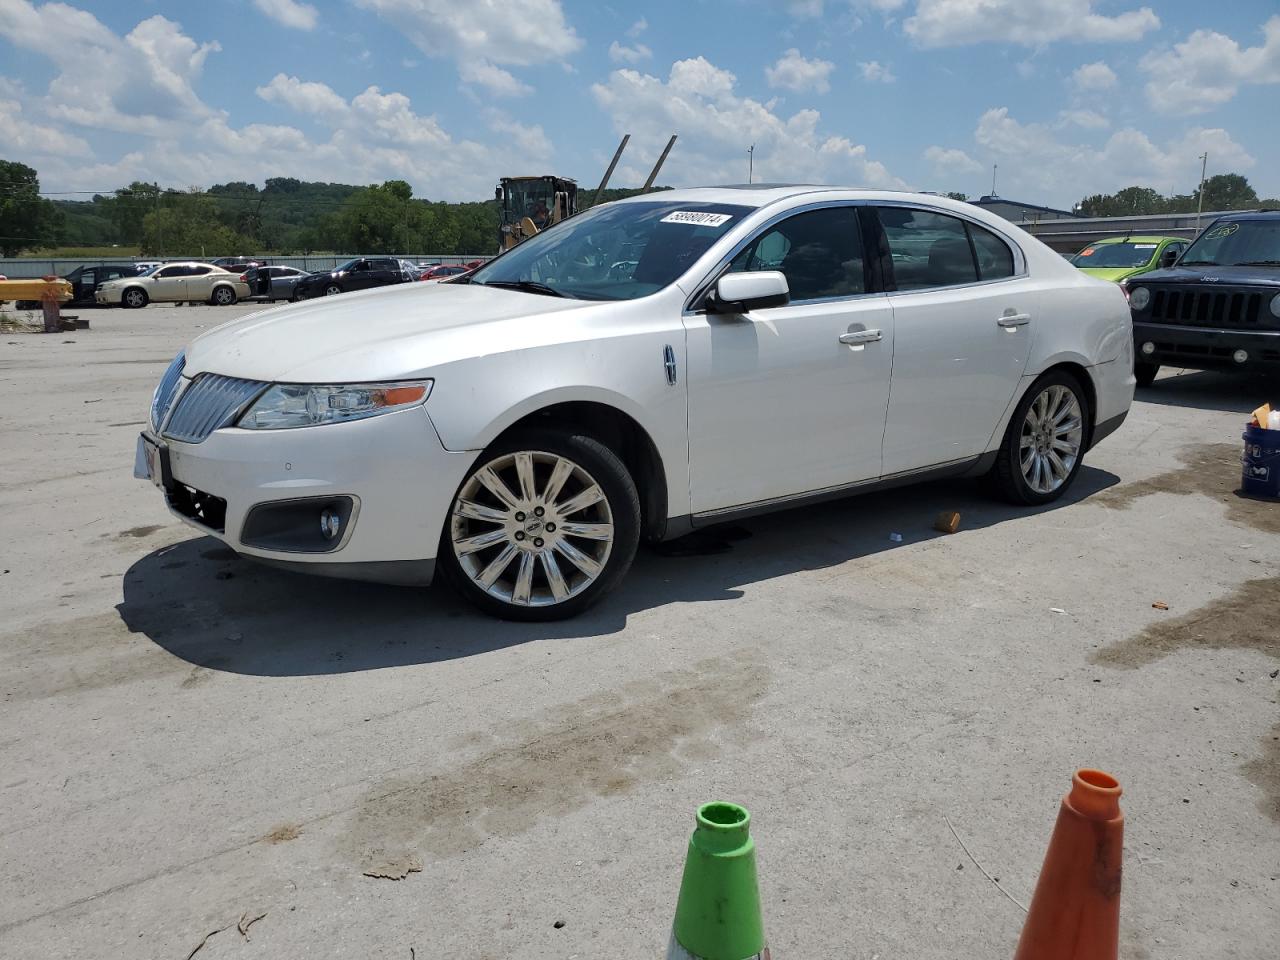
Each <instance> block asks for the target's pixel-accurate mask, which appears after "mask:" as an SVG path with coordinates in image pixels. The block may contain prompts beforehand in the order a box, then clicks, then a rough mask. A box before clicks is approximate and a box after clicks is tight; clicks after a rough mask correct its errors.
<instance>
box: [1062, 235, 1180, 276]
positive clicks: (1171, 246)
mask: <svg viewBox="0 0 1280 960" xmlns="http://www.w3.org/2000/svg"><path fill="white" fill-rule="evenodd" d="M1190 243H1191V241H1190V240H1184V239H1182V238H1181V237H1113V238H1109V239H1107V240H1099V241H1097V242H1096V243H1091V244H1089V245H1088V246H1087V247H1085V248H1084V249H1083V250H1081V251H1080V252H1079V253H1077V254H1076V255H1075V256H1074V257H1072V258H1071V262H1072V263H1074V264H1075V265H1076V266H1077V267H1079V268H1080V269H1081V270H1083V271H1084V272H1085V273H1087V274H1089V276H1091V277H1097V278H1098V279H1099V280H1112V281H1115V282H1116V283H1119V282H1120V281H1121V280H1126V279H1128V278H1129V277H1136V276H1137V275H1138V274H1140V273H1146V272H1147V271H1148V270H1155V269H1156V268H1157V267H1160V266H1161V265H1162V264H1165V258H1166V257H1167V258H1169V260H1168V262H1169V263H1172V261H1173V260H1175V259H1177V258H1178V257H1179V256H1181V255H1182V251H1183V250H1185V249H1187V245H1188V244H1190Z"/></svg>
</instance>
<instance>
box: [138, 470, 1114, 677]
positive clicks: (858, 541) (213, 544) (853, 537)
mask: <svg viewBox="0 0 1280 960" xmlns="http://www.w3.org/2000/svg"><path fill="white" fill-rule="evenodd" d="M1118 482H1119V478H1118V477H1116V476H1115V475H1114V474H1111V473H1108V472H1106V471H1103V470H1098V469H1096V468H1093V467H1089V466H1087V465H1086V466H1085V467H1083V468H1082V470H1081V472H1080V474H1079V476H1078V477H1077V478H1076V482H1075V484H1074V485H1073V487H1072V489H1071V491H1070V493H1069V494H1068V495H1067V496H1065V497H1063V498H1062V499H1061V500H1059V501H1058V502H1057V503H1054V504H1051V505H1049V506H1048V507H1042V508H1019V507H1013V506H1009V505H1007V504H1004V503H1002V502H999V501H996V500H994V499H992V498H991V497H990V496H988V495H987V493H986V492H985V490H984V489H983V488H982V486H981V484H979V483H978V482H976V481H964V480H948V481H937V482H935V483H929V484H922V485H919V486H914V487H904V488H900V489H897V490H890V491H884V492H881V493H874V494H869V495H866V496H862V497H853V498H849V499H845V500H836V501H832V502H830V503H826V504H821V505H818V506H810V507H803V508H797V509H794V510H788V511H784V512H781V513H774V514H770V515H767V516H763V517H758V518H753V519H750V520H745V521H742V522H741V523H740V524H735V525H732V526H722V527H713V528H709V529H707V530H703V531H698V532H696V533H694V534H692V535H690V536H689V537H686V538H682V539H681V540H676V541H672V542H670V543H666V544H660V545H657V546H650V547H642V548H641V550H640V554H639V556H638V557H637V558H636V562H635V565H634V567H633V568H632V570H631V572H630V573H629V574H628V576H627V577H626V579H625V580H624V581H623V582H622V584H621V586H620V587H619V588H618V589H617V590H615V591H614V592H613V593H612V594H610V595H609V596H607V597H605V598H604V600H603V601H602V602H601V603H599V604H598V605H597V606H595V607H593V608H592V609H590V610H588V611H587V612H586V613H585V614H583V615H581V616H579V617H577V618H576V619H573V620H568V621H560V622H554V623H507V622H503V621H498V620H493V619H491V618H489V617H487V616H485V615H483V614H481V613H479V612H477V611H475V610H473V609H472V608H471V607H470V606H468V605H467V604H465V603H464V602H462V601H461V600H459V599H458V598H457V597H455V596H454V595H453V594H452V593H451V592H450V591H449V590H448V589H447V588H445V587H444V586H443V585H438V586H434V587H432V588H431V589H430V590H424V589H415V588H407V587H392V586H381V585H378V584H369V583H357V582H352V581H343V580H330V579H325V578H321V577H311V576H305V575H302V574H295V573H289V572H285V571H281V570H276V569H272V568H269V567H263V566H260V565H258V564H255V563H253V562H251V561H248V560H244V559H242V558H240V557H238V556H237V555H236V554H235V553H234V552H233V551H232V550H230V549H229V548H227V547H225V546H223V545H222V544H221V543H220V542H219V541H217V540H214V539H213V538H211V537H200V538H196V539H192V540H187V541H183V542H181V543H177V544H174V545H171V546H169V547H165V548H163V549H161V550H157V551H155V552H153V553H151V554H149V555H147V556H145V557H143V558H142V559H141V560H139V561H138V562H137V563H135V564H134V565H133V566H132V567H130V568H129V570H128V571H127V572H126V573H125V575H124V602H123V603H121V604H120V605H119V607H118V609H119V612H120V616H121V617H122V619H123V620H124V622H125V624H126V625H127V626H128V628H129V629H130V630H132V631H134V632H137V633H142V634H145V635H146V636H147V637H149V638H150V639H151V640H152V641H154V642H155V643H156V644H157V645H159V646H160V647H163V648H164V649H165V650H168V651H169V652H170V653H172V654H174V655H175V656H177V657H181V658H182V659H183V660H186V661H188V662H190V663H192V664H195V665H197V666H201V667H206V668H208V669H211V670H220V671H226V672H230V673H240V674H246V675H252V676H312V675H320V674H335V673H351V672H358V671H361V670H375V669H379V668H383V667H395V666H403V665H406V664H417V663H431V662H437V661H442V660H450V659H454V658H458V657H467V656H472V655H475V654H481V653H487V652H489V651H493V650H498V649H501V648H503V647H508V646H513V645H516V644H521V643H527V642H530V641H534V640H542V639H550V638H566V639H567V638H589V637H598V636H605V635H608V634H612V633H616V632H618V631H619V630H621V629H623V627H625V626H626V624H627V619H628V617H629V616H630V615H631V614H634V613H638V612H640V611H643V610H649V609H652V608H656V607H661V606H664V605H667V604H673V603H701V602H714V601H731V600H735V599H737V598H739V597H741V596H742V595H743V589H742V588H743V587H744V586H747V585H750V584H753V583H758V582H761V581H765V580H770V579H773V578H775V577H782V576H786V575H789V574H794V573H797V572H801V571H806V570H817V569H823V568H828V567H834V566H838V565H840V564H844V563H848V562H850V561H855V560H858V559H861V558H865V557H870V556H873V555H875V554H878V553H881V552H883V551H886V550H894V549H899V548H906V547H909V546H910V545H911V544H914V543H921V542H923V541H927V540H932V539H935V538H937V537H941V536H944V534H942V533H939V532H937V531H935V530H934V529H933V528H932V524H933V521H934V518H935V517H936V516H937V514H938V513H939V512H941V511H943V510H956V511H959V512H960V514H961V517H962V519H961V526H960V533H959V534H958V536H964V535H967V534H969V533H972V532H974V531H977V530H982V529H984V528H987V527H992V526H995V525H997V524H1001V523H1005V522H1009V521H1017V520H1019V519H1023V518H1026V517H1029V516H1032V515H1034V514H1037V513H1043V512H1046V511H1051V510H1059V509H1062V508H1064V507H1067V506H1069V505H1071V504H1073V503H1078V502H1080V501H1082V500H1086V499H1087V498H1089V497H1090V496H1092V495H1093V494H1095V493H1098V492H1099V491H1101V490H1104V489H1106V488H1107V487H1110V486H1112V485H1113V484H1116V483H1118ZM891 535H900V536H901V540H898V539H896V537H892V536H891Z"/></svg>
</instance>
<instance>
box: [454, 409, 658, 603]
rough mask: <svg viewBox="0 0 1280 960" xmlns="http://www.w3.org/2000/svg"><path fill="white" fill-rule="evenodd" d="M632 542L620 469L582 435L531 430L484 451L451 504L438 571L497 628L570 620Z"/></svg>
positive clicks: (632, 491)
mask: <svg viewBox="0 0 1280 960" xmlns="http://www.w3.org/2000/svg"><path fill="white" fill-rule="evenodd" d="M639 542H640V500H639V496H638V494H637V492H636V486H635V483H634V481H633V480H632V479H631V475H630V474H629V473H628V472H627V468H626V466H624V465H623V463H622V461H621V460H619V459H618V457H617V456H616V455H615V454H614V453H613V451H612V450H610V449H609V448H608V447H606V446H604V445H603V444H601V443H600V442H599V441H597V440H595V439H593V438H591V437H586V436H581V435H574V434H568V433H559V432H556V431H552V430H530V431H527V432H524V433H521V434H519V435H517V436H515V437H513V438H512V439H511V440H510V441H508V442H503V443H501V444H498V445H496V446H494V447H491V448H490V449H489V450H487V451H485V452H484V453H483V454H482V455H481V456H480V459H479V460H478V461H477V462H476V464H475V466H474V467H473V468H472V470H471V472H470V473H469V474H468V475H467V478H466V479H465V480H463V482H462V486H461V487H459V489H458V493H457V495H456V496H455V498H454V501H453V505H452V507H451V508H450V511H449V517H448V519H447V520H446V523H445V529H444V533H443V535H442V536H441V538H440V550H439V562H440V563H441V566H442V571H443V573H444V574H445V576H446V577H447V579H448V580H449V581H450V582H451V583H452V584H453V586H454V587H455V588H456V589H457V590H458V592H459V593H461V594H462V595H463V597H465V598H466V599H467V600H468V601H470V602H471V603H473V604H475V605H476V606H477V607H479V608H480V609H481V610H483V611H485V612H486V613H489V614H492V615H493V616H496V617H501V618H503V619H506V620H561V619H564V618H566V617H572V616H574V615H576V614H578V613H580V612H582V611H583V610H585V609H586V608H587V607H589V606H590V605H591V604H592V603H594V602H595V601H596V600H598V599H599V598H600V597H601V596H603V595H604V594H605V593H606V592H607V591H608V590H610V589H611V588H612V587H613V586H615V585H616V584H617V583H618V581H619V580H621V579H622V577H623V575H624V574H625V573H626V572H627V570H628V568H630V566H631V562H632V560H633V559H634V558H635V554H636V547H637V546H638V544H639Z"/></svg>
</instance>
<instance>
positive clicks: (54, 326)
mask: <svg viewBox="0 0 1280 960" xmlns="http://www.w3.org/2000/svg"><path fill="white" fill-rule="evenodd" d="M40 279H42V280H43V281H44V289H43V290H41V291H40V307H41V309H42V310H43V311H44V332H45V333H58V332H59V331H60V330H61V329H62V309H61V307H60V306H59V304H58V285H57V282H58V280H59V279H60V278H58V277H55V276H47V277H41V278H40Z"/></svg>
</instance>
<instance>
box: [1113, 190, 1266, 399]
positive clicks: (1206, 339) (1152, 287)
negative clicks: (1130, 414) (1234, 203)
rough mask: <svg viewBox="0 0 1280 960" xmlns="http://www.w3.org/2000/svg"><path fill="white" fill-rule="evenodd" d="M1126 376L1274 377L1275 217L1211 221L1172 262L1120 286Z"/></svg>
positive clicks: (1141, 379) (1262, 214)
mask: <svg viewBox="0 0 1280 960" xmlns="http://www.w3.org/2000/svg"><path fill="white" fill-rule="evenodd" d="M1125 286H1126V287H1127V291H1128V294H1129V309H1130V311H1131V313H1132V314H1133V346H1134V358H1135V361H1134V365H1133V372H1134V374H1135V375H1136V376H1137V378H1138V385H1139V386H1141V387H1146V386H1150V385H1151V382H1152V381H1153V380H1154V379H1155V376H1156V373H1157V372H1159V370H1160V365H1161V364H1167V365H1169V366H1175V367H1190V368H1192V369H1195V370H1259V369H1271V370H1280V210H1262V211H1257V212H1250V213H1231V214H1227V215H1226V216H1223V217H1219V218H1218V219H1217V220H1215V221H1213V223H1211V224H1209V226H1208V227H1207V228H1206V229H1205V230H1204V232H1203V233H1201V234H1200V236H1199V237H1197V238H1196V241H1195V242H1194V243H1193V244H1191V246H1190V247H1188V248H1187V249H1186V251H1185V252H1184V253H1183V254H1182V256H1181V257H1180V258H1179V259H1178V261H1177V262H1176V263H1174V264H1171V265H1164V266H1162V267H1161V269H1159V270H1153V271H1152V272H1150V273H1144V274H1142V275H1140V276H1137V277H1134V278H1133V279H1132V280H1129V281H1127V282H1126V284H1125Z"/></svg>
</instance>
